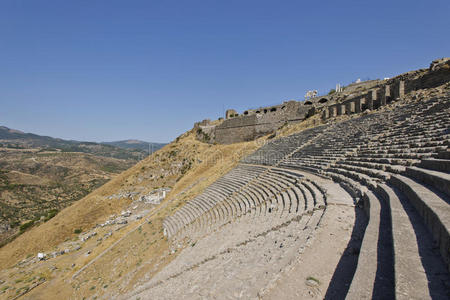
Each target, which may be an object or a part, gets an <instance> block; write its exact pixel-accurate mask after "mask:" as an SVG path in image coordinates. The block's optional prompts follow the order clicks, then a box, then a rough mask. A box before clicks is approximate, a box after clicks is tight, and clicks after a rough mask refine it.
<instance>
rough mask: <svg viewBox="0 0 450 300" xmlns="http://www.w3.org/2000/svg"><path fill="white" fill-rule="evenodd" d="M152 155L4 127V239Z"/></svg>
mask: <svg viewBox="0 0 450 300" xmlns="http://www.w3.org/2000/svg"><path fill="white" fill-rule="evenodd" d="M144 155H146V152H145V151H141V150H139V149H131V148H130V149H122V148H119V147H115V146H112V145H102V144H97V143H89V142H77V141H67V140H62V139H55V138H52V137H48V136H40V135H36V134H32V133H23V132H21V131H19V130H14V129H10V128H7V127H4V126H2V127H0V207H1V210H0V245H3V244H4V243H6V242H8V241H9V240H10V239H11V238H14V237H15V236H17V235H18V234H20V233H21V232H23V231H25V230H26V229H27V228H29V227H30V226H32V225H34V224H38V223H42V222H45V221H47V220H49V219H50V218H52V217H53V216H54V215H55V214H56V213H57V212H59V211H60V210H61V209H63V208H65V207H67V206H69V205H70V204H72V203H73V202H74V201H76V200H79V199H81V198H83V197H84V196H86V195H87V194H89V193H90V192H92V191H93V190H95V189H96V188H98V187H100V186H102V185H103V184H104V183H105V182H107V181H109V180H110V179H111V178H113V177H114V176H115V175H116V174H118V173H120V172H122V171H124V170H126V169H128V168H129V167H131V166H132V165H134V164H135V163H136V162H137V161H138V159H140V158H142V157H143V156H144Z"/></svg>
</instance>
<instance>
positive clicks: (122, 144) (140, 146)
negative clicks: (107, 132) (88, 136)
mask: <svg viewBox="0 0 450 300" xmlns="http://www.w3.org/2000/svg"><path fill="white" fill-rule="evenodd" d="M102 144H104V145H110V146H115V147H119V148H123V149H137V150H143V151H146V152H148V151H149V150H150V152H151V151H152V149H153V152H155V151H156V150H159V149H161V148H162V147H164V146H165V145H167V144H165V143H149V142H145V141H140V140H123V141H115V142H102Z"/></svg>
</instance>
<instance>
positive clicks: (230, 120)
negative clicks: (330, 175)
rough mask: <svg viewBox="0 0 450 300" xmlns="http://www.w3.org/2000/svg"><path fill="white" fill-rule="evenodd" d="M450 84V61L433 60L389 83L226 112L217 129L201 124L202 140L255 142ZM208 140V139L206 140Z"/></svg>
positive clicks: (378, 81)
mask: <svg viewBox="0 0 450 300" xmlns="http://www.w3.org/2000/svg"><path fill="white" fill-rule="evenodd" d="M449 81H450V59H441V60H437V61H433V62H432V64H431V65H430V68H429V69H422V70H416V71H412V72H408V73H405V74H401V75H399V76H396V77H394V78H392V79H388V80H371V81H368V82H363V83H359V84H353V85H351V86H350V88H345V89H344V92H341V93H335V94H332V95H327V96H321V97H316V98H313V99H309V100H307V101H294V100H292V101H285V102H283V103H281V104H279V105H273V106H266V107H260V108H257V109H249V110H246V111H244V112H243V113H242V114H241V115H239V114H238V113H237V112H236V111H235V110H232V109H229V110H227V112H226V116H225V117H226V120H224V121H223V122H222V123H221V124H219V125H217V126H212V125H210V124H199V125H198V127H199V128H200V129H201V131H199V134H198V136H199V138H202V137H203V139H202V140H204V141H207V142H209V143H219V144H229V143H236V142H243V141H250V140H254V139H256V138H258V137H261V136H264V135H267V134H270V133H273V132H274V131H276V130H277V129H278V128H280V127H281V126H282V125H283V124H285V123H292V122H298V121H302V120H304V119H306V118H308V117H310V116H312V115H314V114H316V113H321V114H322V119H323V120H326V119H328V118H333V117H336V116H339V115H344V114H353V113H360V112H363V111H364V110H374V109H377V108H379V107H381V106H384V105H386V104H388V103H390V102H391V101H395V100H396V99H401V98H403V97H404V95H405V94H407V93H409V92H411V91H413V90H419V89H424V88H432V87H436V86H439V85H442V84H444V83H446V82H449ZM205 137H208V138H205Z"/></svg>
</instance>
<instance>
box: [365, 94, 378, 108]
mask: <svg viewBox="0 0 450 300" xmlns="http://www.w3.org/2000/svg"><path fill="white" fill-rule="evenodd" d="M376 99H377V93H376V91H375V90H371V91H369V93H368V94H367V108H368V109H370V110H373V101H374V100H376Z"/></svg>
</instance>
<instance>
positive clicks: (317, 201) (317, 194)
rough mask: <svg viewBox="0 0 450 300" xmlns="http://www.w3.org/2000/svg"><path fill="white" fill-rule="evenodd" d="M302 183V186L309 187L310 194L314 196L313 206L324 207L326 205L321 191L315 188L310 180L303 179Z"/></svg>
mask: <svg viewBox="0 0 450 300" xmlns="http://www.w3.org/2000/svg"><path fill="white" fill-rule="evenodd" d="M302 183H303V185H304V186H306V187H307V188H308V189H309V191H310V192H311V194H312V195H313V197H314V208H316V209H322V208H325V206H326V205H325V199H324V196H323V194H322V192H321V191H320V190H319V189H317V187H316V186H315V185H314V184H312V183H311V182H310V181H306V180H305V181H303V182H302Z"/></svg>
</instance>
